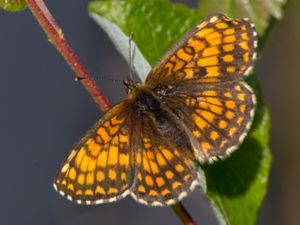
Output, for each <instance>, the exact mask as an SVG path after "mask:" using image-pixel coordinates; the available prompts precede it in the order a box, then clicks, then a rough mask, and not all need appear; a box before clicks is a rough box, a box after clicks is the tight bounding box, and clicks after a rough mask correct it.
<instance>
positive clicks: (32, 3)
mask: <svg viewBox="0 0 300 225" xmlns="http://www.w3.org/2000/svg"><path fill="white" fill-rule="evenodd" d="M26 2H27V5H28V7H29V9H30V10H31V12H32V14H33V15H34V17H35V18H36V19H37V21H38V22H39V23H40V25H41V27H42V28H43V29H44V31H45V33H46V35H47V36H48V39H49V40H50V41H51V43H53V44H54V46H55V47H56V49H57V50H58V51H59V52H60V53H61V55H62V56H63V57H64V59H65V60H66V61H67V63H68V64H69V65H70V67H71V68H72V69H73V70H74V72H75V73H76V78H77V79H78V80H79V81H80V82H81V83H82V84H83V86H84V87H85V88H86V90H87V91H88V92H89V93H90V95H91V96H92V97H93V99H94V101H95V102H96V103H97V105H98V106H99V107H100V108H101V109H102V111H104V112H105V111H107V110H108V109H109V107H110V106H109V102H108V100H107V99H106V98H105V96H104V95H103V94H102V92H101V91H100V89H99V87H98V86H97V84H96V82H95V80H94V79H93V78H92V77H91V75H90V74H89V72H88V71H87V70H86V69H85V67H84V66H83V65H82V64H81V62H80V61H79V59H78V58H77V56H76V55H75V54H74V52H73V51H72V49H71V47H70V46H69V44H68V42H67V40H66V38H65V37H64V34H63V32H62V29H61V28H60V27H59V26H58V24H57V23H56V21H55V19H54V17H53V16H52V15H51V13H50V11H49V10H48V8H47V6H46V5H45V3H44V0H26ZM172 209H173V211H174V212H175V214H176V215H177V216H178V218H179V219H180V220H181V221H182V223H183V224H185V225H196V223H195V222H194V221H193V219H192V218H191V216H190V215H189V213H188V212H187V210H186V209H185V208H184V206H183V205H182V204H181V203H177V204H175V205H173V206H172Z"/></svg>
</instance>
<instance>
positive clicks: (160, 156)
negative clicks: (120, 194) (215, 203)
mask: <svg viewBox="0 0 300 225" xmlns="http://www.w3.org/2000/svg"><path fill="white" fill-rule="evenodd" d="M141 122H142V124H141V125H139V126H138V127H139V128H140V131H139V132H138V133H140V135H139V144H137V146H138V147H137V153H136V181H135V184H134V186H133V188H132V190H131V195H132V196H133V198H134V199H136V200H137V201H138V202H140V203H142V204H146V205H153V206H162V205H171V204H174V203H176V202H177V201H180V200H181V199H182V198H184V197H185V196H187V194H188V193H190V192H191V191H193V189H194V188H195V186H196V185H197V184H198V183H199V178H198V174H197V170H196V168H195V165H194V162H193V160H194V156H193V155H192V154H191V155H189V154H188V153H187V152H184V151H182V149H177V148H176V147H174V145H172V143H171V142H170V141H168V140H167V139H166V138H165V137H164V136H163V135H162V134H161V133H160V132H159V131H158V130H157V127H156V126H155V125H154V124H153V123H152V121H151V119H150V118H149V117H146V116H145V117H143V118H142V121H141Z"/></svg>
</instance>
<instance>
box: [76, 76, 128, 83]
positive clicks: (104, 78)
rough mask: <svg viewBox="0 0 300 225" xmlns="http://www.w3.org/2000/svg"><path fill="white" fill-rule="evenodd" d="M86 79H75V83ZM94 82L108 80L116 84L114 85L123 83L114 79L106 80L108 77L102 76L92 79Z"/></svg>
mask: <svg viewBox="0 0 300 225" xmlns="http://www.w3.org/2000/svg"><path fill="white" fill-rule="evenodd" d="M85 79H86V78H84V77H79V76H77V77H75V81H82V80H85ZM94 80H95V81H97V80H109V81H112V82H116V83H122V82H123V81H122V80H118V79H114V78H108V77H104V76H99V77H94Z"/></svg>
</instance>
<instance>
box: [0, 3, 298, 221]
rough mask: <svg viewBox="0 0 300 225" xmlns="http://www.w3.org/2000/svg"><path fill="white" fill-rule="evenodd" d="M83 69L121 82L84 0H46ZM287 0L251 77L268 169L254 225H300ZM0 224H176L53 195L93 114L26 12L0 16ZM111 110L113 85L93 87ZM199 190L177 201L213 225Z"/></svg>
mask: <svg viewBox="0 0 300 225" xmlns="http://www.w3.org/2000/svg"><path fill="white" fill-rule="evenodd" d="M47 4H48V6H49V8H50V10H51V11H52V12H53V14H54V16H55V17H56V19H57V21H58V23H59V24H60V25H61V27H62V28H63V30H64V33H65V35H66V37H67V38H68V40H69V42H70V44H71V46H72V47H73V49H74V51H75V52H76V53H77V54H78V56H79V57H80V59H81V60H82V63H83V64H84V65H85V66H86V67H87V68H88V69H89V70H90V72H91V73H92V74H93V75H94V76H96V77H100V76H105V77H112V78H118V79H124V78H125V77H126V75H127V74H128V66H127V65H126V63H125V62H124V60H123V59H122V58H121V56H120V55H119V54H118V53H117V52H116V50H115V49H114V47H113V45H112V44H111V42H110V40H109V39H108V38H107V36H106V35H105V34H104V33H103V32H102V31H101V29H100V28H99V27H97V25H96V24H95V23H94V22H93V21H92V20H91V19H90V18H89V17H88V16H87V11H86V6H87V3H86V1H74V0H65V1H63V3H62V1H61V0H52V1H48V2H47ZM299 7H300V2H299V1H292V2H291V4H290V5H289V7H288V9H287V11H286V16H285V18H284V19H283V21H282V22H280V23H279V24H278V26H277V27H276V28H275V30H274V31H273V33H272V35H271V37H270V39H269V41H268V43H267V45H266V48H265V52H264V56H263V58H262V59H261V61H260V62H259V63H258V64H257V67H256V69H255V70H256V72H257V75H258V78H259V80H260V81H261V85H262V88H263V92H264V95H265V101H266V102H267V103H268V105H269V106H270V108H271V113H272V133H271V144H270V145H271V149H272V152H273V155H274V163H273V167H272V174H271V179H270V185H269V191H268V195H267V198H266V201H265V203H264V205H263V208H262V210H261V211H260V214H259V219H258V224H260V225H264V224H273V225H274V224H281V225H282V224H287V225H298V224H299V219H298V218H299V210H300V192H299V190H300V179H299V178H300V166H299V160H300V151H299V150H300V147H299V146H300V135H299V130H300V122H299V115H300V102H299V94H300V90H299V85H300V61H299V59H300V25H299V21H300V14H299ZM0 27H1V31H0V78H1V79H0V138H1V139H0V140H1V150H0V157H1V158H0V159H1V163H0V182H1V185H0V195H1V203H0V223H1V224H10V225H17V224H30V225H46V224H49V225H50V224H51V225H52V224H53V225H54V224H55V225H62V224H64V225H85V224H89V225H94V224H95V225H99V224H104V225H105V224H121V225H127V224H128V225H129V224H178V225H179V224H180V222H179V220H178V219H177V218H176V216H175V215H174V214H173V212H172V211H171V209H170V208H151V207H145V206H142V205H139V204H138V203H135V202H134V201H133V200H132V199H131V198H126V200H122V201H120V202H117V203H112V204H106V205H99V206H78V205H74V204H72V203H70V202H69V201H67V200H65V199H63V198H61V197H60V196H59V195H58V194H57V193H56V192H55V191H54V189H53V188H52V180H53V177H54V174H55V172H56V169H57V168H58V166H59V164H60V163H61V161H62V159H64V157H65V156H66V155H67V154H68V152H69V149H70V147H71V146H72V144H73V143H74V142H76V141H77V139H78V138H79V137H81V136H82V135H83V134H84V133H85V131H86V130H87V129H88V128H89V127H90V126H91V125H92V124H93V123H94V122H95V121H96V120H97V119H98V118H100V117H101V115H102V112H100V110H99V109H98V107H97V106H96V104H94V102H93V100H92V99H91V98H90V96H89V95H88V94H87V92H86V91H85V89H84V88H83V87H82V86H81V85H80V84H79V83H76V82H75V81H74V74H73V72H72V71H71V70H70V68H69V67H68V65H67V64H66V62H65V61H64V60H63V59H62V58H61V56H60V55H59V54H58V53H57V51H56V49H55V48H54V47H53V46H52V45H51V44H50V43H49V42H48V41H47V38H46V36H45V35H44V33H43V31H42V30H41V27H40V26H39V25H38V24H37V22H36V21H35V20H34V18H33V17H32V15H31V14H30V12H29V11H28V10H25V11H24V12H21V13H16V14H12V13H7V12H4V11H2V10H1V12H0ZM98 83H99V85H100V87H101V89H102V90H103V91H104V93H105V95H106V96H107V97H108V98H109V100H110V101H111V103H116V102H117V101H119V100H120V99H122V98H124V97H125V92H124V91H123V88H122V86H121V84H120V83H115V82H111V81H99V82H98ZM199 196H200V194H199V193H198V192H196V193H194V194H192V195H191V196H189V197H188V198H187V199H186V200H184V204H185V205H186V206H187V208H188V209H189V210H190V212H191V214H192V215H193V217H194V218H195V219H196V220H197V221H198V222H199V224H212V225H214V224H217V222H216V219H215V217H214V214H213V213H212V210H211V209H210V208H209V207H208V206H207V205H208V204H207V202H206V200H205V199H203V198H201V199H200V197H199Z"/></svg>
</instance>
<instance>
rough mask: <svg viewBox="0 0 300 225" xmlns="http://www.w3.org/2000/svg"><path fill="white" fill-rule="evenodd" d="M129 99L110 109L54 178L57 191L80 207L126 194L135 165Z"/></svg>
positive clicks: (112, 199) (131, 180) (75, 148)
mask: <svg viewBox="0 0 300 225" xmlns="http://www.w3.org/2000/svg"><path fill="white" fill-rule="evenodd" d="M130 109H131V107H130V103H129V101H128V100H126V101H124V102H121V103H119V104H117V105H116V106H114V107H113V108H112V109H110V110H109V111H108V112H107V113H106V114H105V115H104V117H103V118H102V119H100V121H99V122H97V123H96V124H95V125H94V126H93V127H92V128H91V129H90V130H89V131H88V132H87V134H86V135H85V137H84V138H83V139H82V140H81V141H80V142H79V143H77V144H76V145H75V146H74V148H73V150H72V151H71V153H70V155H69V156H68V158H67V159H66V160H65V161H64V162H63V164H62V165H61V167H60V169H59V170H58V172H57V175H56V177H55V181H54V186H55V187H56V189H57V191H58V192H59V193H60V194H62V195H63V196H65V197H67V198H68V199H69V200H72V201H74V202H76V203H79V204H99V203H102V202H111V201H115V200H117V199H120V198H122V197H124V196H126V195H127V194H128V189H130V187H131V185H132V182H133V177H134V162H133V150H132V148H131V124H130V123H131V121H130V118H131V117H130V113H131V110H130Z"/></svg>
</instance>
